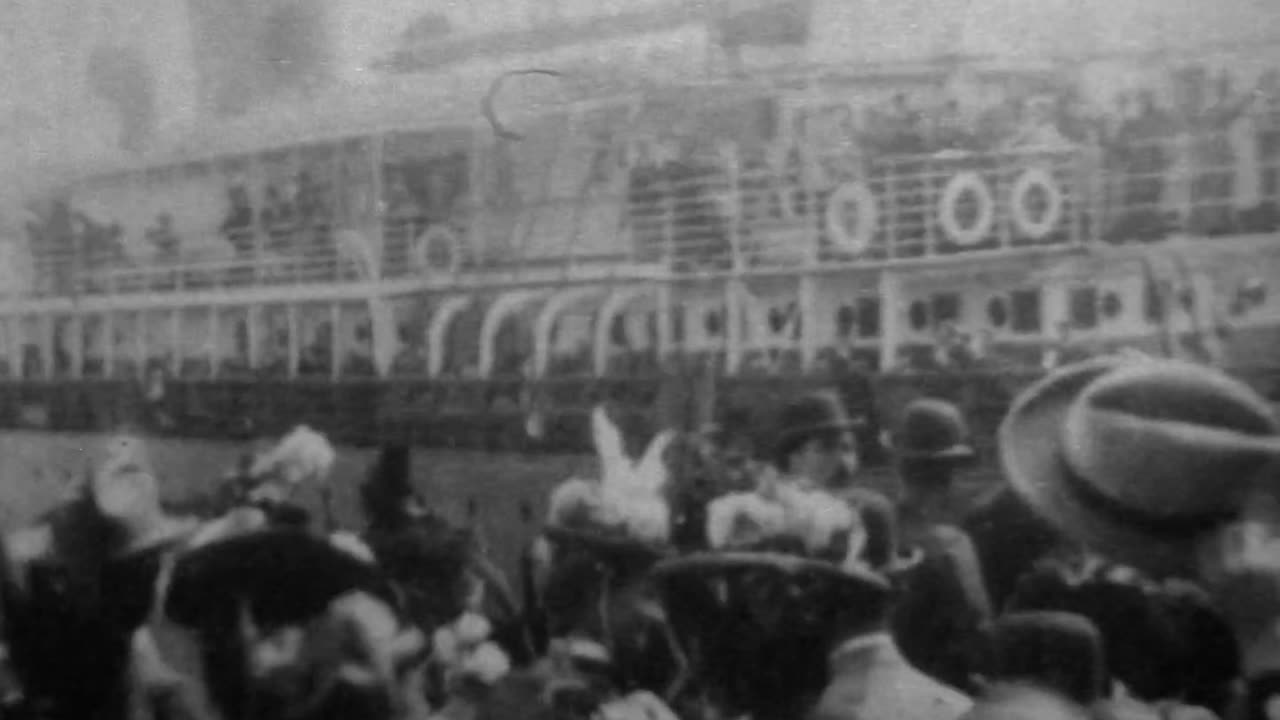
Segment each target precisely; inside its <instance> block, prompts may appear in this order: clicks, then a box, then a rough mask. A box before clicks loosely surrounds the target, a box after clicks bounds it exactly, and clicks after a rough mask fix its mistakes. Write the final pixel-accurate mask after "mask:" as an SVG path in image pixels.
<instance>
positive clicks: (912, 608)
mask: <svg viewBox="0 0 1280 720" xmlns="http://www.w3.org/2000/svg"><path fill="white" fill-rule="evenodd" d="M968 435H969V432H968V426H967V423H966V422H965V420H964V416H963V415H962V414H961V413H960V410H959V409H958V408H956V406H955V405H952V404H951V403H949V402H946V401H943V400H938V399H934V398H923V399H919V400H915V401H912V402H911V403H909V404H908V405H907V407H906V408H905V411H904V413H903V416H902V419H901V422H900V423H899V425H898V427H897V428H896V430H895V432H894V433H893V435H892V436H891V445H892V449H893V452H894V455H895V456H896V461H897V470H898V476H899V478H900V480H901V481H902V486H903V490H904V496H903V501H902V503H901V504H900V505H899V509H898V512H899V518H900V521H901V523H902V528H903V537H904V540H905V542H906V543H907V544H908V545H910V546H913V547H916V548H918V549H919V550H920V551H921V552H922V553H923V554H924V559H923V561H922V562H921V564H920V566H919V567H918V568H916V569H915V571H914V572H913V573H912V577H911V580H910V585H909V589H908V591H907V592H906V593H905V594H904V596H903V598H902V601H901V602H900V603H899V606H898V608H897V610H896V612H895V615H894V622H893V625H894V631H895V633H896V636H897V639H898V642H899V643H900V644H901V645H902V650H903V653H904V654H906V656H907V657H908V658H909V659H910V660H911V661H912V662H913V663H914V664H916V665H917V666H918V667H920V668H921V669H922V670H924V671H925V672H928V673H929V674H931V675H933V676H935V677H937V678H940V679H942V680H943V681H944V682H947V683H950V684H952V685H955V686H957V687H961V688H966V689H968V688H969V687H970V676H971V674H972V669H973V668H972V663H973V651H974V649H975V647H976V643H977V641H978V639H979V638H980V637H981V635H980V632H981V628H982V626H983V625H984V624H985V623H986V622H987V621H988V620H989V619H990V618H991V614H992V611H991V600H990V598H989V597H988V595H987V590H986V587H985V586H984V585H983V579H982V571H981V565H980V563H979V561H978V554H977V551H976V550H975V548H974V546H973V541H972V540H971V539H970V538H969V536H968V534H966V533H965V532H964V531H963V530H961V529H960V528H959V527H958V526H957V524H958V519H959V516H960V507H959V506H960V504H959V502H958V499H957V498H956V494H955V487H954V485H955V475H956V473H957V471H958V470H959V469H960V468H962V467H964V466H965V465H966V464H969V463H971V462H972V461H973V458H974V452H973V448H972V447H971V446H970V445H969V441H968Z"/></svg>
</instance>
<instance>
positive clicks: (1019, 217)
mask: <svg viewBox="0 0 1280 720" xmlns="http://www.w3.org/2000/svg"><path fill="white" fill-rule="evenodd" d="M1037 188H1039V189H1040V190H1042V191H1043V192H1044V194H1045V198H1047V200H1048V206H1047V207H1046V208H1045V209H1044V213H1043V214H1042V215H1041V216H1040V219H1039V220H1036V219H1035V218H1033V217H1031V213H1030V211H1029V208H1028V207H1027V202H1026V201H1027V194H1028V193H1030V192H1031V191H1032V190H1035V189H1037ZM1009 205H1010V206H1011V207H1012V210H1013V222H1014V224H1015V225H1016V226H1017V227H1018V230H1019V232H1020V233H1021V234H1022V235H1025V236H1026V237H1029V238H1031V239H1032V240H1040V239H1043V238H1044V237H1045V236H1047V235H1048V234H1049V233H1051V232H1053V229H1054V228H1055V227H1057V225H1058V222H1059V221H1060V220H1062V192H1061V191H1059V190H1058V184H1057V183H1056V182H1054V181H1053V176H1052V175H1050V174H1049V173H1048V172H1047V171H1045V170H1043V169H1041V168H1030V169H1028V170H1023V171H1022V174H1021V175H1019V176H1018V179H1017V180H1016V181H1014V183H1013V191H1012V192H1011V194H1010V197H1009Z"/></svg>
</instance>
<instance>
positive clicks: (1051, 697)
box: [961, 683, 1091, 720]
mask: <svg viewBox="0 0 1280 720" xmlns="http://www.w3.org/2000/svg"><path fill="white" fill-rule="evenodd" d="M1090 717H1091V716H1090V714H1089V711H1088V710H1086V709H1085V708H1084V707H1082V706H1080V705H1078V704H1076V703H1074V702H1072V701H1071V700H1069V699H1067V698H1066V697H1063V696H1062V695H1059V694H1057V693H1055V692H1053V691H1052V690H1048V689H1045V688H1041V687H1037V686H1035V685H1031V684H1025V683H1011V684H1002V685H997V686H994V687H991V688H988V689H987V691H986V692H985V693H983V696H982V697H981V698H979V700H978V702H977V703H975V704H974V706H973V707H972V708H970V709H969V711H968V712H966V713H965V714H964V715H962V716H961V720H1089V718H1090Z"/></svg>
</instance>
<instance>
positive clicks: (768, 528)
mask: <svg viewBox="0 0 1280 720" xmlns="http://www.w3.org/2000/svg"><path fill="white" fill-rule="evenodd" d="M786 528H787V516H786V510H785V508H783V506H782V505H781V504H780V503H776V502H772V501H770V500H769V499H768V498H766V497H764V496H762V495H760V494H759V493H755V492H745V493H733V494H730V495H724V496H722V497H719V498H716V499H715V500H712V501H711V502H710V503H709V504H708V506H707V542H709V543H710V545H711V547H712V548H715V549H717V550H722V549H725V548H728V547H733V546H743V545H751V544H754V543H756V542H759V541H761V540H764V539H767V538H770V537H775V536H777V535H780V534H782V533H784V532H785V531H786Z"/></svg>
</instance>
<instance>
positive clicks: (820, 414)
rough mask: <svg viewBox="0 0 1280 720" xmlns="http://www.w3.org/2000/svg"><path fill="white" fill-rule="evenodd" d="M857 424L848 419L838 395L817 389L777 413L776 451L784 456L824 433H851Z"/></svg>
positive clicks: (847, 413)
mask: <svg viewBox="0 0 1280 720" xmlns="http://www.w3.org/2000/svg"><path fill="white" fill-rule="evenodd" d="M859 426H860V424H859V423H858V422H857V421H855V420H854V419H853V418H851V417H850V416H849V411H848V410H847V409H846V408H845V406H844V402H843V401H842V400H841V399H840V395H839V393H837V392H835V391H834V390H820V391H816V392H811V393H806V394H804V395H801V396H800V397H799V398H797V399H795V400H793V401H791V402H790V403H787V404H786V405H785V406H784V407H783V408H782V411H781V412H780V413H779V414H778V422H777V432H778V435H777V437H778V452H779V454H786V453H788V452H790V451H791V450H793V449H795V448H796V447H797V446H798V445H800V444H801V443H803V442H804V441H805V440H807V439H808V438H810V437H812V436H814V435H816V434H818V433H824V432H833V431H834V432H852V431H853V430H856V429H857V428H858V427H859Z"/></svg>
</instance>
